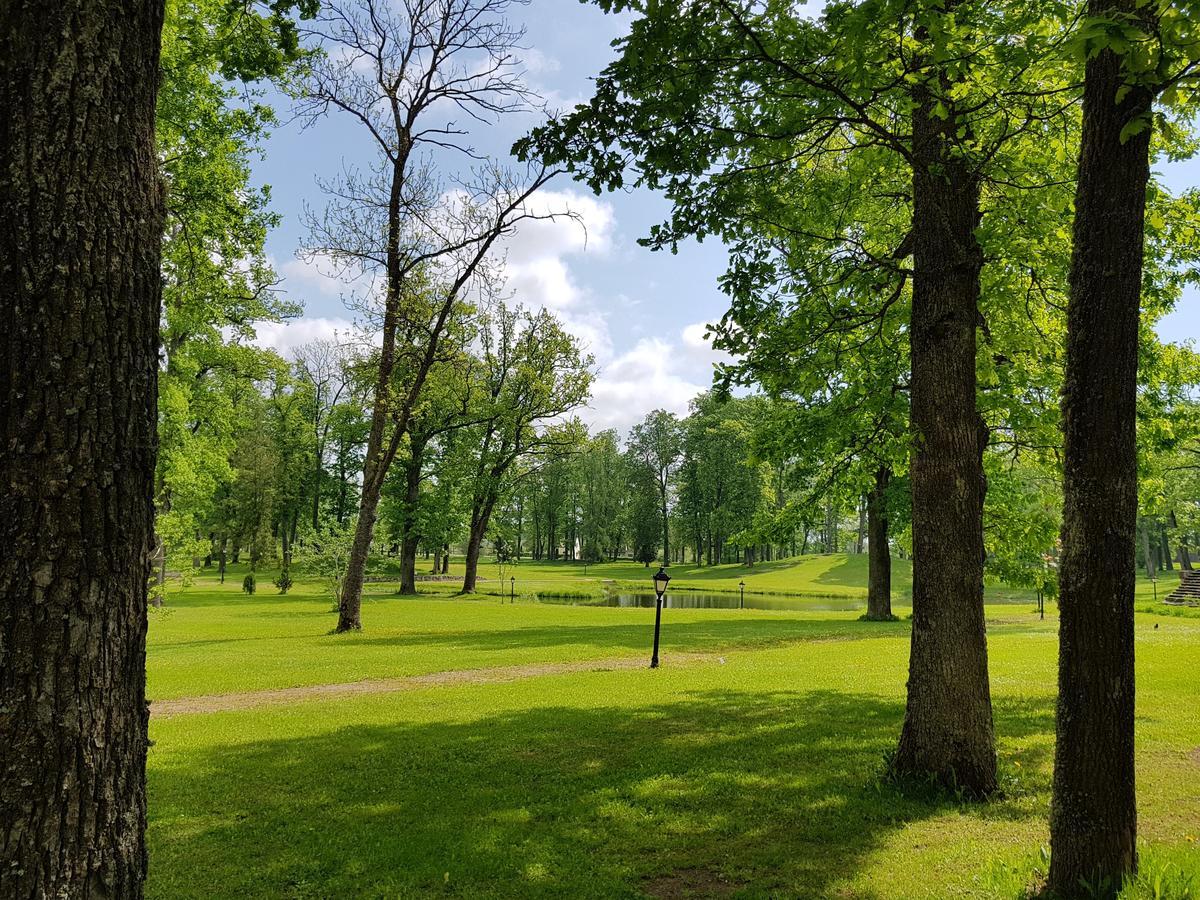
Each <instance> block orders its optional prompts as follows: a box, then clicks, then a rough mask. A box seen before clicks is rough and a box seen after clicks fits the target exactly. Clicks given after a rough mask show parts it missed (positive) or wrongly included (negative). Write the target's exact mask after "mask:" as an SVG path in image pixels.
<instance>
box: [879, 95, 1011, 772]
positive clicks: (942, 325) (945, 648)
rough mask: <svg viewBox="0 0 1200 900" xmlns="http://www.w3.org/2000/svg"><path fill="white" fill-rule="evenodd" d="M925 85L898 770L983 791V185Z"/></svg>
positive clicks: (986, 739) (916, 188)
mask: <svg viewBox="0 0 1200 900" xmlns="http://www.w3.org/2000/svg"><path fill="white" fill-rule="evenodd" d="M915 93H916V98H915V99H916V106H915V108H914V110H913V156H914V165H913V238H914V244H913V272H914V277H913V296H912V326H911V336H910V348H911V364H912V380H911V385H912V387H911V410H912V411H911V419H912V428H913V430H914V432H915V434H916V439H915V441H914V449H913V452H912V467H911V473H912V475H911V477H912V534H913V628H912V651H911V653H910V656H909V675H908V703H907V707H906V710H905V716H904V727H903V730H902V731H901V735H900V745H899V747H898V749H897V752H896V757H895V768H896V771H897V772H898V773H900V774H905V775H914V776H917V777H926V776H930V775H932V776H933V777H934V778H936V779H937V780H938V781H939V782H940V783H942V784H943V785H946V786H948V787H953V788H962V789H965V790H966V791H967V792H968V793H970V794H973V795H976V796H983V795H987V794H990V793H991V792H992V791H993V790H995V788H996V751H995V746H994V743H993V730H992V704H991V694H990V690H989V686H988V667H987V636H986V632H985V626H984V618H983V558H984V549H983V499H984V493H985V491H986V482H985V479H984V474H983V449H984V446H985V444H986V440H987V431H986V428H985V426H984V423H983V421H982V420H981V418H980V416H979V413H978V412H977V410H976V402H975V328H976V323H977V321H978V317H979V313H978V299H979V278H980V270H981V269H982V267H983V252H982V250H981V249H980V246H979V244H978V242H977V241H976V239H975V229H976V227H977V226H978V225H979V218H980V213H979V181H978V178H977V176H976V175H975V174H973V172H972V171H971V170H970V169H969V167H968V165H967V163H966V162H965V161H963V160H961V159H959V158H958V157H957V156H955V154H954V151H953V149H952V144H953V141H954V136H955V131H956V129H957V127H958V126H957V124H956V121H955V117H954V115H953V113H951V114H949V115H948V116H947V117H946V118H944V119H942V118H939V117H938V116H936V115H935V114H934V104H935V102H936V101H935V99H934V98H933V97H932V96H931V95H930V93H929V92H928V90H927V89H924V88H921V87H918V88H917V89H916V91H915Z"/></svg>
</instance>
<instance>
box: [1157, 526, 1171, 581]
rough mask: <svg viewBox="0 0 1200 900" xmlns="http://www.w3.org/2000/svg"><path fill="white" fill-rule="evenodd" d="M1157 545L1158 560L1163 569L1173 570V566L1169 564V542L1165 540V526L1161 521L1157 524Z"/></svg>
mask: <svg viewBox="0 0 1200 900" xmlns="http://www.w3.org/2000/svg"><path fill="white" fill-rule="evenodd" d="M1158 546H1159V551H1160V555H1159V557H1158V560H1159V562H1160V563H1162V567H1163V571H1164V572H1172V571H1174V569H1175V566H1174V565H1172V564H1171V544H1170V542H1169V541H1168V540H1167V526H1166V525H1164V524H1163V523H1162V522H1159V524H1158Z"/></svg>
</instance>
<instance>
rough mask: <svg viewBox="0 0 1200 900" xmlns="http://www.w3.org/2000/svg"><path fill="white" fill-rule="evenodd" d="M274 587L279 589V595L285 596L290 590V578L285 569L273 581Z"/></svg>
mask: <svg viewBox="0 0 1200 900" xmlns="http://www.w3.org/2000/svg"><path fill="white" fill-rule="evenodd" d="M275 587H277V588H279V593H281V594H286V593H287V592H288V591H289V590H290V589H291V587H292V576H291V573H290V572H288V570H287V568H286V567H284V569H283V570H282V571H281V572H280V573H279V577H278V578H276V579H275ZM250 593H252V594H253V593H254V592H253V591H251V592H250Z"/></svg>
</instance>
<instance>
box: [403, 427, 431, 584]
mask: <svg viewBox="0 0 1200 900" xmlns="http://www.w3.org/2000/svg"><path fill="white" fill-rule="evenodd" d="M409 438H410V440H409V457H408V460H407V461H406V463H405V467H404V508H403V512H402V516H401V532H402V537H401V539H400V593H401V594H408V595H411V594H415V593H416V592H417V545H418V544H419V543H420V538H419V536H418V535H417V504H418V503H419V502H420V500H421V469H422V466H423V465H424V457H425V446H426V444H427V443H428V442H429V438H428V437H427V436H426V435H421V434H418V435H416V436H413V435H411V434H410V435H409Z"/></svg>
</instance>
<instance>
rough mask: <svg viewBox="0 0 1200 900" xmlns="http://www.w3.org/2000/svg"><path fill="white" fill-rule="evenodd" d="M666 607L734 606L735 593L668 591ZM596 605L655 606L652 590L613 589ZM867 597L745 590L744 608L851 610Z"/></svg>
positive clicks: (702, 607)
mask: <svg viewBox="0 0 1200 900" xmlns="http://www.w3.org/2000/svg"><path fill="white" fill-rule="evenodd" d="M664 600H665V605H666V608H667V609H737V608H738V607H739V600H738V595H737V594H706V593H703V592H701V591H675V592H670V591H668V592H667V596H666V597H665V598H664ZM592 602H593V603H594V604H595V605H597V606H636V607H650V608H651V609H653V608H654V594H634V593H628V594H627V593H613V594H609V595H608V596H607V597H605V598H603V599H601V600H595V601H592ZM866 606H867V601H866V599H865V598H864V599H861V600H860V599H858V598H857V597H814V596H807V597H787V596H776V595H772V594H747V595H746V609H813V610H837V611H846V612H851V611H853V610H858V609H866Z"/></svg>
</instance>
